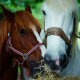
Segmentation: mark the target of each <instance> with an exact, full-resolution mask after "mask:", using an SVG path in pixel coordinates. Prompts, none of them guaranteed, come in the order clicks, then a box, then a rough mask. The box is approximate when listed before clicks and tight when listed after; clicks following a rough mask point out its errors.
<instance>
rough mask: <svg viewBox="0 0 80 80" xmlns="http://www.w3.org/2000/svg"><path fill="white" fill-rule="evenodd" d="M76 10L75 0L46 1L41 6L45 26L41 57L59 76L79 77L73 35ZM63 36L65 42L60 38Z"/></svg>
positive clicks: (79, 57)
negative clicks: (45, 46) (44, 45)
mask: <svg viewBox="0 0 80 80" xmlns="http://www.w3.org/2000/svg"><path fill="white" fill-rule="evenodd" d="M78 10H79V8H78V3H77V0H46V1H45V2H44V4H43V6H42V12H43V14H44V24H45V26H44V31H42V32H41V37H42V38H43V39H46V42H47V51H46V53H45V54H42V56H43V57H44V61H45V63H46V64H47V65H48V66H49V68H50V69H51V70H53V71H54V72H56V73H58V74H60V75H80V51H79V49H78V48H77V38H76V37H75V35H74V33H76V34H77V33H78V16H79V15H78ZM55 30H56V31H55ZM73 30H74V31H73ZM50 31H51V32H50ZM52 31H55V32H56V34H57V33H58V31H61V32H62V34H60V33H61V32H60V33H58V35H56V34H55V33H53V32H52ZM43 34H46V38H45V37H44V35H43ZM63 34H65V35H64V37H66V39H67V40H66V39H64V37H61V36H62V35H63ZM70 41H71V46H72V48H71V49H70ZM69 52H70V53H69ZM70 55H71V57H69V56H70Z"/></svg>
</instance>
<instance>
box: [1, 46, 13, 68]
mask: <svg viewBox="0 0 80 80" xmlns="http://www.w3.org/2000/svg"><path fill="white" fill-rule="evenodd" d="M12 59H13V56H12V54H11V53H9V52H7V51H6V46H4V47H3V48H2V53H1V63H0V64H1V68H2V69H4V68H8V67H9V66H10V65H11V63H12Z"/></svg>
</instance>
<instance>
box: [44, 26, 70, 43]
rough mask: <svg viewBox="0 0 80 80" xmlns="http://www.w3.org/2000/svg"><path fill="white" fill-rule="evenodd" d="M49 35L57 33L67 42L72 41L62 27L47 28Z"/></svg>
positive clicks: (47, 34) (46, 34) (46, 32)
mask: <svg viewBox="0 0 80 80" xmlns="http://www.w3.org/2000/svg"><path fill="white" fill-rule="evenodd" d="M49 35H57V36H59V37H61V38H62V39H63V40H64V41H65V43H67V44H71V41H70V40H69V39H68V37H67V36H66V34H65V33H64V31H63V30H62V29H61V28H57V27H51V28H49V29H47V31H45V37H47V36H49Z"/></svg>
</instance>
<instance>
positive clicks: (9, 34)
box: [0, 5, 46, 80]
mask: <svg viewBox="0 0 80 80" xmlns="http://www.w3.org/2000/svg"><path fill="white" fill-rule="evenodd" d="M0 6H1V7H2V10H3V13H4V15H5V17H6V18H4V19H2V20H1V21H0V80H6V79H7V80H16V79H17V71H18V70H17V68H18V64H16V63H15V62H16V60H17V61H18V62H19V63H23V66H24V67H25V70H26V71H25V73H24V74H25V75H26V77H25V79H29V78H30V77H31V76H33V75H34V74H35V73H36V70H35V69H34V67H37V66H38V65H39V64H38V62H39V61H40V60H41V59H42V57H41V53H45V50H46V48H45V46H44V45H43V43H42V40H41V39H40V37H39V34H40V31H41V28H40V24H39V22H38V21H37V20H36V19H35V18H34V17H33V16H32V14H31V10H30V6H28V7H26V9H25V10H22V11H17V12H15V13H12V12H10V11H9V10H7V9H6V8H5V7H4V6H2V5H0ZM42 56H43V55H42ZM32 64H33V65H32Z"/></svg>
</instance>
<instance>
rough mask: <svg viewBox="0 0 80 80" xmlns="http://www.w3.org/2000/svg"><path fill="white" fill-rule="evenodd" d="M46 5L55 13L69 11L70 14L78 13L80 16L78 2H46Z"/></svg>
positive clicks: (64, 0) (72, 0)
mask: <svg viewBox="0 0 80 80" xmlns="http://www.w3.org/2000/svg"><path fill="white" fill-rule="evenodd" d="M46 4H47V6H48V7H49V8H51V9H52V10H54V11H55V12H59V13H60V12H62V11H64V10H65V9H67V11H68V13H71V12H73V11H76V13H77V14H78V3H77V0H46Z"/></svg>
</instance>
